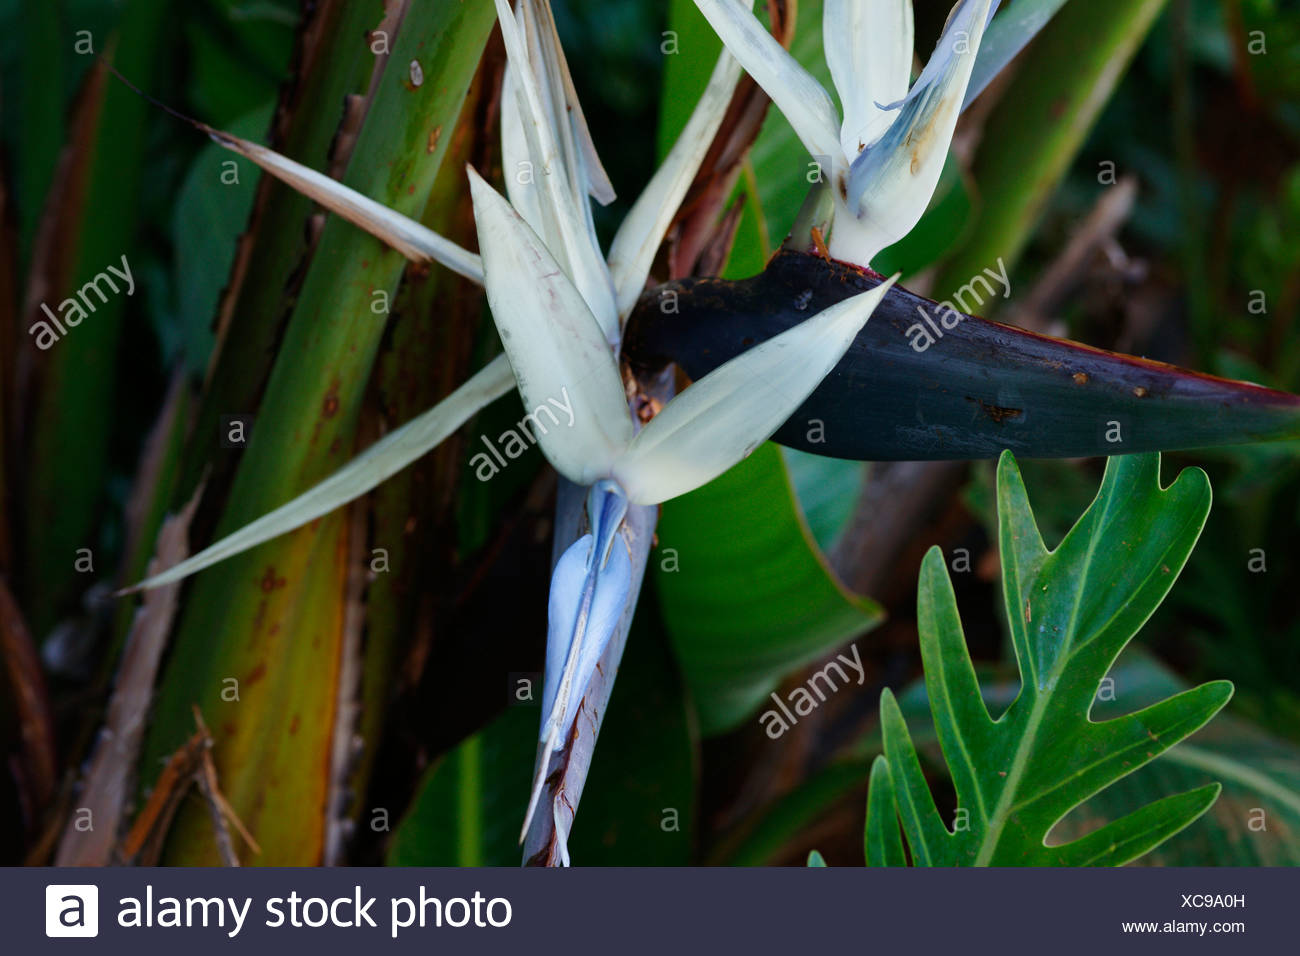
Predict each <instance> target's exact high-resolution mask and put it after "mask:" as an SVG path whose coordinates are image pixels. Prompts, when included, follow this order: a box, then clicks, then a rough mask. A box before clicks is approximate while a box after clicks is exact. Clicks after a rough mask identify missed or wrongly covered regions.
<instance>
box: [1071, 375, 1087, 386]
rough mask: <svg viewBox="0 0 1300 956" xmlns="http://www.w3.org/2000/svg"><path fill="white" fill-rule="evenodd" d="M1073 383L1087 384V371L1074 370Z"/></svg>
mask: <svg viewBox="0 0 1300 956" xmlns="http://www.w3.org/2000/svg"><path fill="white" fill-rule="evenodd" d="M1074 384H1075V385H1087V384H1088V373H1087V372H1075V373H1074Z"/></svg>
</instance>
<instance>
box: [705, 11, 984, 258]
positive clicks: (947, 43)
mask: <svg viewBox="0 0 1300 956" xmlns="http://www.w3.org/2000/svg"><path fill="white" fill-rule="evenodd" d="M695 4H696V6H698V7H699V8H700V11H701V12H702V13H703V14H704V15H705V17H707V18H708V20H709V23H710V24H712V26H713V28H714V29H715V30H716V31H717V33H718V35H719V36H720V37H721V38H722V41H723V43H725V44H726V46H727V48H728V49H729V50H730V51H731V52H732V55H734V56H735V57H736V59H738V60H740V62H741V64H742V65H743V66H744V67H745V69H746V70H747V71H748V72H749V74H750V75H751V76H752V77H753V78H754V79H755V81H756V82H758V84H759V85H760V86H762V87H763V89H764V90H765V91H766V92H767V94H768V95H769V96H770V97H771V98H772V101H773V102H774V103H775V104H776V105H777V107H778V108H779V109H780V110H781V112H782V113H784V114H785V116H786V119H788V120H789V121H790V125H791V126H793V127H794V130H795V132H796V133H797V134H798V135H799V138H800V139H801V140H802V141H803V144H804V146H805V147H806V148H807V149H808V151H809V152H810V153H811V154H812V155H813V157H814V159H816V160H817V161H819V162H822V163H829V166H830V168H829V169H826V168H823V173H824V174H825V175H827V176H829V177H830V178H831V179H832V180H833V186H834V189H833V192H834V195H835V197H836V199H835V202H836V215H835V219H834V222H833V223H832V225H831V233H830V236H829V240H828V242H829V246H830V252H831V254H832V255H833V256H835V257H836V258H838V259H842V260H844V261H847V262H854V263H857V264H859V265H864V266H865V265H868V264H870V262H871V260H872V259H873V258H874V257H875V256H876V255H877V254H878V253H879V252H880V251H881V250H882V249H884V248H885V247H887V246H890V245H892V244H893V243H895V242H897V241H898V240H899V239H901V238H903V237H904V236H905V235H907V234H908V233H909V232H911V230H912V228H913V227H914V226H915V225H916V223H917V222H918V221H919V220H920V218H921V216H922V214H924V212H925V210H926V207H927V206H928V205H929V203H930V198H931V196H932V195H933V193H934V188H935V186H936V185H937V184H938V182H939V175H940V173H941V172H942V171H943V164H944V160H945V158H946V157H947V154H948V147H949V144H950V143H951V141H952V134H953V131H954V129H955V128H956V125H957V117H958V116H959V115H960V113H961V107H962V104H963V102H964V100H965V96H966V87H967V84H968V83H969V81H970V76H971V70H972V69H973V67H974V64H975V58H976V56H977V55H978V53H979V47H980V41H981V40H982V38H983V36H984V30H985V27H986V26H987V25H988V21H989V20H990V19H991V17H992V15H993V13H994V12H995V11H996V10H997V6H998V0H960V2H959V3H958V4H957V5H956V6H955V7H954V8H953V10H952V13H951V14H949V17H948V22H947V24H946V25H945V26H944V30H943V34H942V36H941V37H940V39H939V44H938V46H937V47H936V48H935V51H934V54H933V55H932V56H931V58H930V61H929V63H928V64H927V65H926V67H925V69H924V70H923V71H922V73H921V76H920V77H919V78H918V79H917V81H916V83H915V84H914V85H912V86H911V92H908V87H909V82H908V81H909V79H910V76H911V60H912V46H913V21H912V3H911V0H826V6H825V11H824V17H823V30H822V32H823V44H824V47H825V52H826V60H827V63H828V65H829V66H830V69H831V76H832V78H833V80H834V81H835V86H836V89H837V90H838V92H839V94H840V100H841V102H842V103H843V105H844V117H843V122H842V123H839V124H837V123H836V117H835V114H834V108H833V106H831V105H830V103H831V100H830V96H829V94H827V92H826V91H825V90H823V89H822V88H821V87H820V86H819V85H818V84H817V82H816V81H815V80H814V79H813V77H812V76H811V75H810V74H809V73H808V72H807V71H806V70H805V69H804V68H803V67H802V66H800V65H799V63H798V62H797V61H796V60H795V59H794V57H792V56H791V55H790V54H789V53H787V52H786V51H785V50H784V49H782V48H781V46H780V44H779V43H777V42H776V40H774V39H773V38H772V37H771V36H770V35H769V34H768V33H767V31H765V30H764V29H763V28H762V26H761V25H760V24H759V22H758V20H757V19H756V18H755V17H754V16H753V15H752V13H750V12H749V11H747V10H746V9H745V8H744V7H743V6H742V5H741V4H740V3H738V2H737V0H695ZM832 133H833V134H834V141H833V144H832V143H831V140H830V136H831V134H832ZM801 238H802V237H801Z"/></svg>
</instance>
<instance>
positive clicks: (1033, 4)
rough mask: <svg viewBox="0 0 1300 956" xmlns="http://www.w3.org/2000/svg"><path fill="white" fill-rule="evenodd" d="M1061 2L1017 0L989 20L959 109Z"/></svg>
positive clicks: (1020, 47) (979, 90) (1041, 27)
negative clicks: (995, 17)
mask: <svg viewBox="0 0 1300 956" xmlns="http://www.w3.org/2000/svg"><path fill="white" fill-rule="evenodd" d="M994 6H995V7H996V6H997V4H994ZM1063 6H1065V0H1017V2H1016V3H1014V4H1012V5H1011V6H1010V7H1008V8H1007V10H1006V12H1005V13H1003V14H1002V16H1000V17H998V19H997V20H996V21H995V22H993V23H990V24H989V28H988V32H987V33H985V34H984V42H983V43H981V44H980V55H979V57H978V59H976V60H975V69H974V70H972V71H971V76H970V85H969V86H967V87H966V101H965V102H964V103H963V104H962V109H965V108H966V107H968V106H970V105H971V103H973V102H974V101H975V97H977V96H979V95H980V94H981V93H983V92H984V90H985V88H986V87H987V86H988V85H989V84H990V83H992V82H993V78H994V77H996V76H997V75H998V74H999V73H1001V72H1002V70H1003V69H1004V68H1005V67H1006V65H1007V64H1008V63H1010V62H1011V61H1012V60H1014V59H1015V58H1016V56H1017V55H1018V54H1019V53H1020V51H1021V50H1023V49H1024V48H1025V46H1026V45H1027V44H1028V43H1029V41H1030V40H1032V39H1033V38H1034V37H1036V36H1037V35H1038V33H1039V31H1041V30H1042V29H1043V27H1045V26H1047V23H1048V21H1050V20H1051V19H1052V17H1054V16H1056V13H1057V11H1058V10H1060V9H1061V7H1063Z"/></svg>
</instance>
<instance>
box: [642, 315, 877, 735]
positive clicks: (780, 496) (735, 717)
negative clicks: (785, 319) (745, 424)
mask: <svg viewBox="0 0 1300 956" xmlns="http://www.w3.org/2000/svg"><path fill="white" fill-rule="evenodd" d="M868 324H870V323H868ZM659 544H660V550H659V552H658V553H657V554H656V555H655V556H654V557H653V560H654V562H655V564H656V565H657V568H658V575H657V582H658V590H659V595H660V601H661V606H662V608H663V614H664V620H665V623H666V624H667V625H668V629H669V632H670V633H671V635H672V639H673V645H674V647H675V648H676V650H677V656H678V660H680V662H681V666H682V670H683V672H684V674H685V676H686V681H687V684H688V685H689V686H690V688H691V690H692V693H693V696H694V698H695V702H696V706H697V708H698V709H699V713H700V724H701V729H702V731H703V732H704V733H705V734H716V733H721V732H723V731H726V730H729V729H731V728H733V727H735V726H736V725H737V724H738V723H739V722H740V721H742V720H744V719H745V717H746V716H748V715H749V714H751V713H752V712H753V711H754V709H755V708H757V707H759V706H760V705H761V704H762V702H763V700H764V698H766V697H767V695H768V694H769V693H771V692H772V691H773V690H774V689H775V688H776V686H777V684H778V683H779V681H780V680H781V678H782V677H783V676H785V675H786V674H788V673H790V671H792V670H794V669H795V668H797V667H799V666H800V665H802V664H808V663H811V662H812V661H814V660H816V659H817V658H818V657H820V656H821V655H823V654H825V653H826V652H827V651H829V650H831V649H832V648H835V647H838V646H839V645H841V644H843V643H844V642H845V641H847V640H849V639H850V638H852V637H854V636H855V635H857V634H861V633H863V632H864V631H867V630H869V629H870V628H872V627H874V626H875V625H876V624H878V623H879V622H880V620H881V619H882V618H883V616H884V612H883V611H882V610H881V609H880V607H879V606H878V605H877V604H876V603H875V602H874V601H871V600H870V599H869V598H865V597H862V596H860V595H856V594H853V593H851V592H849V591H847V590H846V589H845V588H844V587H843V585H841V584H840V583H839V582H838V581H837V580H836V578H835V576H834V574H833V573H832V572H831V570H830V568H829V567H828V566H827V564H826V557H825V555H824V554H822V553H821V551H820V550H819V549H818V548H817V546H816V544H815V542H814V541H813V540H812V535H811V532H810V531H809V530H808V527H807V524H806V522H805V521H804V519H803V516H802V514H801V513H800V510H799V505H798V502H797V501H796V500H795V496H794V489H793V487H792V485H791V482H790V478H789V475H788V473H787V471H786V468H785V465H784V463H783V462H782V460H781V454H780V451H779V450H778V449H777V448H775V447H774V446H772V445H770V444H768V445H764V446H762V447H761V448H759V449H758V450H757V451H756V452H754V454H753V455H751V456H750V457H749V458H747V459H745V460H744V461H743V462H741V463H740V464H739V465H737V466H736V467H735V468H733V469H732V470H731V471H729V472H727V473H726V474H725V475H723V476H722V477H721V478H718V479H717V480H715V481H714V482H713V483H711V484H709V485H707V486H705V487H704V488H701V489H699V490H698V491H694V492H692V493H691V494H689V495H686V496H685V497H683V498H681V499H678V500H676V501H672V502H670V503H669V504H668V505H667V506H665V508H664V512H663V517H662V518H661V519H660V521H659Z"/></svg>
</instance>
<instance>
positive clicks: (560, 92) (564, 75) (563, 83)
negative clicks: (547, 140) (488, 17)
mask: <svg viewBox="0 0 1300 956" xmlns="http://www.w3.org/2000/svg"><path fill="white" fill-rule="evenodd" d="M519 12H520V14H521V15H523V16H524V22H525V23H526V24H527V25H528V27H529V34H530V40H531V41H532V42H531V48H532V49H534V50H536V51H537V53H538V55H539V57H540V61H541V72H542V75H544V76H546V77H547V78H548V79H549V80H550V82H551V83H552V87H553V93H552V96H553V98H554V101H555V102H556V103H557V104H559V106H560V109H561V110H562V111H563V112H562V113H559V114H557V117H556V118H557V121H558V120H559V119H560V118H561V117H565V118H567V120H568V123H567V124H566V125H568V126H569V130H568V131H567V132H568V134H569V135H568V136H567V137H566V140H567V143H566V145H569V146H570V147H571V148H572V155H573V156H574V157H576V159H577V160H578V162H575V163H574V170H575V171H577V172H579V173H580V175H579V176H578V181H579V183H580V185H581V190H582V191H583V192H585V193H586V194H587V195H589V196H591V198H592V199H595V200H596V201H597V202H598V203H600V204H601V205H602V206H607V205H609V204H610V203H611V202H613V201H614V199H615V195H614V186H613V184H612V183H611V182H610V181H609V175H608V174H607V173H606V172H605V168H604V166H602V165H601V162H600V156H599V154H597V152H596V144H595V143H594V142H593V141H592V139H591V130H590V129H589V128H588V127H587V117H586V115H585V114H584V113H583V112H582V104H581V103H580V102H578V91H577V90H576V89H575V88H574V86H573V75H572V74H571V73H570V72H569V63H568V60H567V59H566V58H565V56H564V48H563V47H562V46H561V45H560V34H559V32H558V31H557V30H556V28H555V17H554V16H553V15H552V13H551V4H550V0H522V2H521V3H520V4H519ZM537 62H538V61H536V60H534V63H535V64H536V63H537ZM556 128H560V124H559V123H558V122H557V124H556Z"/></svg>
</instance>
